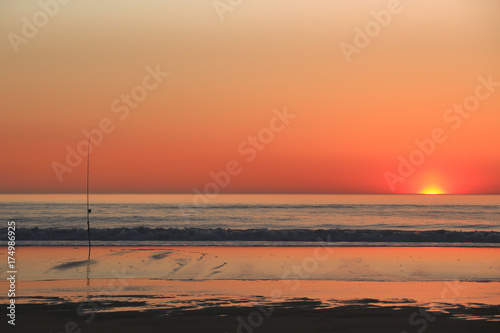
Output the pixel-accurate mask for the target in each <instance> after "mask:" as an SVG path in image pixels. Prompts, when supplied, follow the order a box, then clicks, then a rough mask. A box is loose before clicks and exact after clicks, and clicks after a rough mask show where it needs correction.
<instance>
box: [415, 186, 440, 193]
mask: <svg viewBox="0 0 500 333" xmlns="http://www.w3.org/2000/svg"><path fill="white" fill-rule="evenodd" d="M420 193H421V194H444V191H443V190H442V189H441V188H439V187H437V186H427V187H426V188H424V189H423V190H422V191H421V192H420Z"/></svg>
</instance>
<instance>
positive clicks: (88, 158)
mask: <svg viewBox="0 0 500 333" xmlns="http://www.w3.org/2000/svg"><path fill="white" fill-rule="evenodd" d="M91 136H92V127H90V132H89V141H88V145H87V232H88V235H89V259H88V260H90V249H91V248H92V245H91V244H90V213H92V209H90V208H89V175H90V168H89V167H90V137H91Z"/></svg>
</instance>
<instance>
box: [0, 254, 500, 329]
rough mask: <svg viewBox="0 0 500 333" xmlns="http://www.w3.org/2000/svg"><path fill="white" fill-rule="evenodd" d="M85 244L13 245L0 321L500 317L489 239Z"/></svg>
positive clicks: (461, 325)
mask: <svg viewBox="0 0 500 333" xmlns="http://www.w3.org/2000/svg"><path fill="white" fill-rule="evenodd" d="M86 255H87V249H86V248H85V247H22V248H19V251H18V253H17V259H16V260H17V263H18V272H19V273H18V281H17V283H18V284H17V293H16V306H17V325H16V328H15V330H12V327H8V329H9V330H10V331H13V332H14V331H15V332H42V331H43V332H57V333H59V332H65V331H67V332H80V331H79V330H81V332H136V331H137V330H139V329H147V330H148V332H194V331H197V330H203V331H207V332H245V333H246V332H365V331H367V332H397V333H401V332H407V333H411V332H419V330H420V331H421V332H423V331H425V332H452V331H453V332H497V331H498V329H499V328H500V306H499V305H500V262H499V259H498V258H500V256H499V255H500V249H496V248H368V247H364V248H347V247H346V248H342V247H336V248H312V247H311V248H297V247H290V248H287V247H276V248H269V247H256V248H250V247H246V248H242V247H95V248H93V251H92V259H91V260H90V261H88V260H86ZM0 274H1V276H2V282H0V288H2V289H3V290H7V289H8V288H7V283H6V281H5V279H4V278H5V277H6V272H5V270H2V271H0ZM5 294H6V293H4V295H5ZM0 298H1V299H2V301H4V300H6V297H5V296H2V297H0ZM4 325H6V320H4V321H3V322H2V326H4ZM424 328H425V329H424Z"/></svg>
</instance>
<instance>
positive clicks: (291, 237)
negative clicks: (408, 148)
mask: <svg viewBox="0 0 500 333" xmlns="http://www.w3.org/2000/svg"><path fill="white" fill-rule="evenodd" d="M1 233H2V234H6V229H5V228H3V229H1ZM16 238H17V240H19V241H81V240H87V229H81V228H66V229H60V228H39V227H34V228H19V229H17V230H16ZM91 238H92V239H93V240H96V241H185V242H189V241H215V242H217V241H242V242H244V241H268V242H373V243H391V242H394V243H404V242H410V243H413V242H419V243H500V232H495V231H463V232H462V231H453V230H425V231H415V230H412V231H410V230H371V229H361V230H359V229H356V230H353V229H286V230H283V229H279V230H277V229H266V228H263V229H224V228H216V229H206V228H148V227H136V228H100V229H91Z"/></svg>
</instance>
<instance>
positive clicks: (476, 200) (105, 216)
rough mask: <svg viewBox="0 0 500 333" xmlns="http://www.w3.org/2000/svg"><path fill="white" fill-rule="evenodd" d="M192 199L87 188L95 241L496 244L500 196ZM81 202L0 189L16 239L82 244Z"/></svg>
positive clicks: (80, 197)
mask: <svg viewBox="0 0 500 333" xmlns="http://www.w3.org/2000/svg"><path fill="white" fill-rule="evenodd" d="M193 198H194V197H193V196H192V195H103V194H99V195H92V196H91V209H92V214H91V237H92V240H93V242H94V245H122V246H127V245H135V246H138V245H139V246H140V245H177V246H179V245H194V246H200V245H211V246H217V245H221V246H311V245H317V244H325V243H328V245H329V246H474V247H500V224H499V222H500V196H499V195H218V196H216V197H214V198H207V199H206V200H205V201H202V200H198V201H199V203H198V202H197V203H193ZM85 200H86V197H85V195H81V194H70V195H1V196H0V209H1V211H2V215H3V219H4V220H5V221H7V220H9V221H10V220H13V221H15V222H16V227H17V231H16V235H17V240H18V244H19V245H52V246H53V245H85V244H86V241H87V229H86V227H87V225H86V201H85ZM6 224H7V222H6V223H5V227H2V228H1V230H2V233H5V232H6V229H7V228H6V226H7V225H6ZM3 239H5V237H3Z"/></svg>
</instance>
